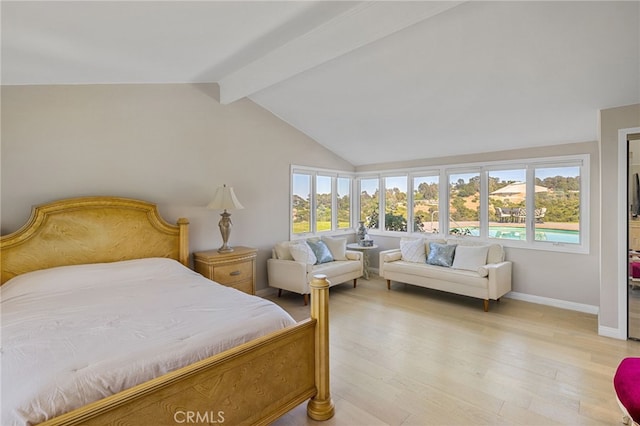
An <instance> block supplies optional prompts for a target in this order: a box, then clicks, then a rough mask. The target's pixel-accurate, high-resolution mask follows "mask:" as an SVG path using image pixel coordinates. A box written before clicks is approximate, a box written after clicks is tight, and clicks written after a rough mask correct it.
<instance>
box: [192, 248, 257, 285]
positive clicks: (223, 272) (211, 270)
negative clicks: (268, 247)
mask: <svg viewBox="0 0 640 426" xmlns="http://www.w3.org/2000/svg"><path fill="white" fill-rule="evenodd" d="M257 253H258V250H257V249H254V248H249V247H234V248H233V251H232V252H231V253H218V250H208V251H200V252H197V253H194V254H193V263H194V265H195V269H196V272H198V273H200V274H202V275H204V276H205V277H206V278H209V279H210V280H213V281H215V282H217V283H220V284H222V285H226V286H228V287H233V288H236V289H238V290H240V291H244V292H245V293H248V294H255V293H256V254H257Z"/></svg>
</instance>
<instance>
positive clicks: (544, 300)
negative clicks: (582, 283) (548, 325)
mask: <svg viewBox="0 0 640 426" xmlns="http://www.w3.org/2000/svg"><path fill="white" fill-rule="evenodd" d="M504 297H507V298H509V299H515V300H522V301H524V302H531V303H537V304H539V305H547V306H553V307H555V308H561V309H569V310H570V311H578V312H584V313H586V314H593V315H598V312H599V308H598V307H597V306H593V305H585V304H584V303H575V302H568V301H566V300H559V299H551V298H549V297H542V296H534V295H531V294H526V293H518V292H515V291H512V292H509V293H507V294H505V295H504Z"/></svg>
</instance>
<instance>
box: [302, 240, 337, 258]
mask: <svg viewBox="0 0 640 426" xmlns="http://www.w3.org/2000/svg"><path fill="white" fill-rule="evenodd" d="M307 244H309V247H311V251H313V254H315V255H316V259H318V262H317V263H327V262H333V256H332V255H331V250H329V247H328V246H327V245H326V244H325V242H324V241H322V240H319V241H307Z"/></svg>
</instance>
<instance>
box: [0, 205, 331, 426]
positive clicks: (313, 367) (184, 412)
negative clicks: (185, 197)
mask: <svg viewBox="0 0 640 426" xmlns="http://www.w3.org/2000/svg"><path fill="white" fill-rule="evenodd" d="M0 250H1V252H0V253H1V257H2V258H1V260H2V264H1V282H2V284H3V288H2V297H3V320H6V321H3V322H6V324H3V327H5V325H6V327H7V328H6V330H7V331H6V332H5V330H3V346H4V345H5V343H7V342H10V345H12V347H11V348H9V347H6V348H3V372H2V373H3V379H2V380H3V388H2V389H3V407H2V408H3V412H4V411H6V410H7V409H9V410H11V408H12V406H11V407H7V406H4V404H5V401H9V402H7V404H14V403H20V401H18V402H16V401H15V400H16V399H19V398H22V397H23V396H22V394H23V392H22V391H20V392H18V391H15V392H12V385H16V386H15V388H14V390H15V389H18V386H17V384H16V383H15V382H19V383H21V382H22V381H21V380H19V377H30V376H31V375H30V374H28V373H27V371H28V372H31V371H33V370H34V369H35V368H36V367H39V366H38V361H37V360H34V359H31V358H29V361H24V362H22V360H23V359H22V358H19V359H18V360H17V361H16V360H15V359H14V360H11V359H9V358H8V356H9V354H10V353H11V352H12V350H11V349H15V347H16V346H17V344H15V345H14V343H13V342H18V341H20V340H19V339H22V338H23V337H24V333H23V334H21V333H20V332H16V331H15V329H13V330H11V328H10V327H11V325H12V324H13V325H15V323H16V321H18V320H16V318H18V319H19V320H20V321H23V319H22V317H20V313H21V312H22V313H24V312H26V313H27V315H26V318H27V320H28V321H27V322H29V323H30V324H31V323H36V322H37V321H40V323H39V324H40V327H36V328H39V329H45V333H44V334H43V337H44V338H45V339H46V337H47V334H46V333H47V332H48V333H50V335H51V336H55V337H56V339H52V340H57V341H61V342H66V343H67V345H68V346H72V347H73V348H76V347H77V343H75V342H74V343H72V344H69V343H68V342H70V340H69V336H66V335H64V336H60V335H56V334H55V333H56V330H58V332H59V333H60V334H62V333H63V330H66V329H64V327H58V326H56V324H58V325H59V324H67V323H71V322H76V323H83V321H82V318H89V317H91V313H92V312H93V311H96V310H98V309H99V307H100V306H101V304H103V305H104V304H108V305H109V306H114V307H117V310H116V313H114V314H111V315H115V316H113V317H111V321H109V322H108V325H109V326H111V325H112V323H113V322H114V321H113V318H117V321H115V322H126V321H125V319H126V320H127V321H129V322H132V323H135V324H136V327H138V326H139V324H141V323H144V322H146V323H148V324H150V325H151V328H160V330H161V332H160V333H159V334H160V335H161V337H163V338H167V339H168V340H167V341H161V340H159V341H158V342H156V343H157V344H159V345H160V346H159V347H160V348H162V350H159V349H158V348H157V347H156V348H155V349H153V348H145V349H142V352H144V351H147V352H149V353H151V356H150V358H153V359H154V362H156V364H154V365H152V366H151V367H148V366H141V365H140V362H142V361H141V358H142V357H140V353H141V352H139V351H137V350H134V349H131V348H134V347H135V344H137V343H136V342H137V340H140V339H136V338H134V339H133V341H134V343H131V340H130V341H128V343H127V346H126V347H127V351H125V352H131V355H132V356H133V359H127V358H122V357H121V356H122V353H120V352H118V348H119V347H120V346H121V345H120V344H117V343H116V337H114V335H113V334H112V333H114V331H113V330H112V329H109V330H108V332H107V334H106V335H98V336H97V337H96V336H95V335H93V334H94V331H95V330H96V329H100V330H101V332H102V331H103V329H104V328H105V325H104V324H103V323H101V324H98V327H93V328H92V327H90V326H89V325H88V324H89V323H90V321H92V320H89V319H87V320H85V321H84V324H85V327H86V330H91V332H90V333H89V332H88V334H87V335H93V337H92V338H93V339H94V340H92V339H91V338H85V339H81V341H86V342H87V343H88V345H87V347H88V348H81V349H82V350H85V349H86V351H87V352H92V351H90V350H89V349H91V348H92V349H94V350H93V352H98V353H101V354H106V353H109V351H111V350H113V351H114V353H115V355H114V357H113V358H112V359H111V361H108V360H104V361H100V362H98V363H97V364H104V366H105V367H106V371H108V372H111V373H112V374H111V375H112V376H115V377H116V381H115V383H117V386H116V385H114V384H112V383H106V384H102V382H100V380H104V379H102V378H101V379H100V380H98V381H97V382H94V383H101V384H102V386H101V387H100V386H99V389H97V390H95V392H94V391H93V390H91V391H85V389H90V388H83V387H82V386H84V385H82V386H81V385H78V384H77V383H75V382H74V383H73V384H70V385H65V386H71V389H82V391H78V392H75V395H74V393H73V392H71V394H72V396H74V397H73V398H72V397H69V396H64V397H61V398H58V399H61V400H63V401H64V403H66V404H68V405H67V408H66V409H65V410H63V412H64V411H67V412H64V414H62V413H58V412H56V414H55V417H53V418H50V419H49V420H46V421H44V422H43V423H41V424H43V425H58V424H70V425H71V424H95V425H106V424H118V425H163V424H166V425H175V424H176V423H185V422H194V421H198V422H200V423H203V422H204V423H211V424H215V423H226V424H233V425H236V424H268V423H270V422H272V421H274V420H275V419H277V418H278V417H280V416H281V415H283V414H284V413H286V412H287V411H288V410H290V409H292V408H294V407H296V406H297V405H299V404H301V403H303V402H304V401H305V400H307V399H309V402H308V404H307V413H308V415H309V416H310V417H311V418H313V419H314V420H327V419H329V418H331V417H332V416H333V413H334V405H333V401H332V399H331V394H330V390H329V362H328V353H329V349H328V322H327V320H328V287H329V285H328V282H327V281H326V278H324V277H322V276H318V277H316V278H315V279H314V281H313V285H312V299H311V302H312V303H311V318H309V319H307V320H305V321H301V322H299V323H295V321H293V320H291V319H290V317H289V319H287V318H281V319H276V320H274V322H275V323H279V325H273V327H274V328H275V329H274V330H269V329H267V330H262V331H257V329H254V327H253V326H251V327H241V328H247V329H249V330H250V331H251V332H250V333H249V335H248V336H245V337H242V338H241V340H238V338H237V337H230V338H228V339H227V340H228V341H229V342H228V343H227V344H226V346H224V345H218V343H216V344H211V345H210V346H215V348H213V349H210V350H212V351H213V354H211V355H209V354H208V352H202V351H203V349H197V351H200V352H199V353H200V355H199V356H197V357H194V355H182V354H180V355H178V356H177V357H176V358H171V357H170V355H171V356H174V355H176V354H177V353H178V349H180V350H182V347H184V346H193V347H197V348H200V347H201V346H199V345H202V344H204V345H205V346H207V342H210V341H212V339H213V338H212V337H210V336H209V335H208V334H206V333H207V332H208V331H209V329H210V328H212V327H208V326H207V325H206V321H207V320H208V319H209V317H208V316H207V315H208V312H209V311H221V312H222V317H218V318H223V319H224V318H227V319H231V321H229V323H230V324H234V323H235V324H236V328H238V327H237V324H238V323H242V324H245V323H246V324H249V323H250V319H251V318H253V319H255V320H256V322H259V323H268V321H266V320H264V318H266V317H262V316H261V315H262V313H263V311H262V310H264V312H266V311H268V310H271V309H272V307H270V305H272V306H273V307H276V306H275V305H273V304H271V303H270V302H266V301H264V300H262V299H260V298H258V297H255V296H249V295H245V294H242V293H240V292H238V291H236V290H233V289H229V288H226V287H223V286H220V285H217V284H214V283H212V282H211V281H208V280H206V279H205V278H204V277H202V276H200V275H199V274H196V273H195V272H193V271H191V270H190V269H188V268H186V266H188V265H189V253H188V221H187V220H186V219H179V220H178V223H177V225H171V224H168V223H167V222H165V221H164V220H163V219H162V218H161V217H160V215H159V214H158V211H157V207H156V206H155V205H154V204H152V203H148V202H145V201H140V200H132V199H126V198H118V197H82V198H75V199H67V200H61V201H57V202H53V203H49V204H44V205H41V206H38V207H35V208H34V209H33V210H32V214H31V217H30V219H29V221H28V222H27V223H26V224H25V226H23V227H22V228H21V229H20V230H18V231H17V232H15V233H12V234H9V235H7V236H3V237H2V238H1V239H0ZM123 271H124V272H123ZM114 274H115V275H114ZM123 274H124V275H123ZM130 274H134V275H136V274H138V275H139V276H138V275H136V277H137V279H136V280H135V282H134V281H133V280H132V279H131V278H130V277H131V275H130ZM174 275H175V277H176V279H175V280H174V279H169V278H171V277H174ZM119 277H123V279H122V280H120V279H119ZM43 278H44V280H43ZM181 280H187V281H181ZM192 280H194V281H192ZM5 284H6V286H5ZM48 287H51V290H49V288H48ZM151 289H153V290H157V291H156V292H154V291H153V290H151ZM183 289H184V290H183ZM85 291H91V292H93V291H98V293H97V294H94V293H88V294H89V295H90V296H89V299H80V297H81V296H82V293H83V292H85ZM188 294H191V297H192V299H189V300H191V301H189V302H188V303H187V302H184V300H185V299H183V297H184V298H186V297H187V295H188ZM160 295H164V296H163V298H161V297H160ZM91 297H93V300H95V303H93V304H92V299H91ZM41 298H44V301H45V302H44V303H45V306H48V307H50V308H51V309H49V312H46V313H45V314H44V315H43V314H40V315H36V314H35V313H34V312H35V310H36V308H34V307H35V306H38V305H37V304H38V303H42V301H41V300H40V299H41ZM209 299H210V300H217V301H218V302H219V303H218V304H217V305H207V303H209V301H208V300H209ZM231 299H234V300H235V299H237V301H238V303H241V304H243V305H246V307H247V308H248V307H249V305H256V306H259V308H258V309H259V310H260V313H256V311H255V310H252V311H250V312H249V313H248V317H247V318H240V317H238V318H236V317H234V316H233V315H235V313H236V311H238V308H235V307H233V308H231V307H230V306H232V305H231V303H232V302H230V300H231ZM8 300H13V301H14V302H13V304H11V305H9V304H7V305H6V306H8V307H10V308H8V309H6V310H5V309H4V304H5V301H8ZM16 300H17V301H19V302H20V303H17V304H16V303H15V301H16ZM79 300H80V302H78V301H79ZM109 300H116V301H118V302H117V303H115V302H109V303H107V301H109ZM176 301H180V303H179V304H178V305H177V306H173V305H165V304H168V303H175V302H176ZM67 302H68V303H67ZM198 303H204V305H202V306H200V305H197V304H198ZM234 303H235V302H234ZM142 305H149V306H153V307H155V309H152V310H155V311H156V313H158V312H160V316H159V317H156V318H153V319H152V318H151V317H147V316H146V315H147V314H146V313H145V314H144V315H145V316H140V315H143V314H142V313H141V312H138V311H139V310H138V309H137V306H142ZM16 306H17V308H16ZM233 306H235V305H233ZM53 307H56V308H55V309H54V308H53ZM80 307H82V308H83V309H87V310H88V311H85V312H84V313H82V311H81V310H80V309H79V308H80ZM118 309H119V311H118ZM251 309H256V308H255V307H253V308H251ZM278 309H279V308H277V307H276V309H275V310H276V311H277V310H278ZM140 311H142V309H140ZM168 311H170V312H171V314H170V315H165V314H164V313H165V312H168ZM180 311H183V312H184V313H186V315H187V316H192V315H196V316H195V320H194V324H198V325H199V326H200V328H198V329H193V330H192V329H189V330H190V331H185V329H184V327H183V323H184V322H185V321H186V319H184V318H182V317H177V316H175V317H174V313H176V315H177V314H178V313H179V312H180ZM67 314H68V315H71V314H73V316H69V317H65V316H64V315H67ZM77 314H79V315H80V317H78V316H77ZM55 315H61V316H58V317H56V316H55ZM83 315H84V316H83ZM71 318H72V319H71ZM78 318H80V319H81V320H78ZM34 321H35V322H34ZM56 321H57V322H56ZM215 321H216V322H218V323H219V322H223V321H222V320H221V319H216V320H215ZM159 324H160V325H161V326H160V327H158V325H159ZM176 324H178V325H179V327H177V326H176ZM20 326H21V327H22V326H24V324H22V323H21V324H20ZM282 326H284V328H281V327H282ZM36 328H34V329H36ZM107 328H109V327H107ZM176 330H177V333H178V334H174V332H175V331H176ZM65 332H66V333H69V334H81V333H82V332H83V331H82V330H81V331H80V332H77V331H76V332H69V331H68V330H66V331H65ZM147 332H148V330H143V331H141V330H140V329H139V328H136V329H135V330H134V331H130V332H129V338H131V336H132V335H134V337H135V336H138V335H144V337H145V338H146V337H147ZM180 333H182V334H180ZM184 333H187V334H186V337H185V335H184ZM252 333H253V334H252ZM30 334H31V333H30ZM33 334H35V333H33ZM216 334H217V336H216V338H219V336H218V335H219V334H223V335H224V333H216ZM12 336H17V337H16V339H18V340H11V339H12ZM100 336H102V337H100ZM104 336H107V337H104ZM194 336H198V340H199V343H198V344H197V345H195V344H191V343H190V344H188V345H187V344H184V343H183V340H184V341H188V342H192V341H193V340H195V338H194ZM138 337H139V336H138ZM187 337H188V339H187ZM181 339H182V340H181ZM23 340H24V339H23ZM27 340H28V339H27ZM146 340H154V341H155V340H156V339H155V338H153V339H146ZM176 342H178V343H176ZM242 342H244V343H242ZM22 343H24V342H23V341H20V344H22ZM238 343H239V344H238ZM130 345H131V346H130ZM229 347H230V348H229ZM56 350H57V349H55V348H54V347H53V346H51V347H50V348H49V347H47V350H46V351H43V352H47V354H48V355H51V353H53V352H55V351H56ZM82 350H81V351H80V352H82ZM208 350H209V349H208ZM74 351H75V349H74ZM13 352H20V353H22V355H24V353H26V352H23V351H22V347H21V348H20V350H19V351H18V350H15V351H13ZM203 353H204V355H202V354H203ZM27 358H28V357H27ZM27 358H24V359H27ZM66 358H69V359H70V360H71V361H69V360H67V359H66ZM47 359H54V360H58V361H59V362H60V363H61V364H63V366H62V367H61V368H62V370H61V371H66V370H65V369H70V370H72V371H74V373H75V371H76V370H79V371H82V372H84V371H85V370H88V368H86V362H85V360H84V359H83V358H82V357H77V356H76V355H75V352H73V356H64V355H63V356H57V357H50V358H47V357H46V356H45V360H47ZM177 359H179V360H180V361H178V360H177ZM73 362H76V363H77V364H78V365H74V364H73ZM12 363H14V364H12ZM40 363H41V364H47V363H48V362H42V361H40ZM50 364H52V365H53V366H55V364H56V362H50ZM10 365H16V366H21V367H22V370H23V371H21V370H20V368H18V367H16V368H15V369H14V368H12V369H11V371H7V370H5V368H7V366H10ZM91 365H93V363H91ZM76 367H78V368H76ZM25 369H26V370H25ZM132 370H136V371H141V372H144V374H142V375H141V377H140V378H137V379H135V380H137V381H138V382H134V379H133V374H132V372H131V371H132ZM45 371H46V370H45ZM11 373H13V375H12V374H11ZM51 374H54V373H51ZM145 374H146V375H145ZM149 374H150V375H149ZM34 376H36V377H37V379H38V380H31V381H30V382H28V381H27V380H25V381H24V382H28V383H32V382H34V381H35V382H37V383H39V382H42V383H46V381H45V380H44V377H46V376H47V373H40V372H39V373H37V374H35V375H34ZM100 377H102V376H100ZM5 380H11V381H13V382H14V383H5ZM60 380H61V381H63V382H65V381H66V380H67V377H66V376H65V375H60ZM60 380H59V381H57V382H55V385H53V388H51V389H55V390H56V391H57V389H58V387H60V388H63V386H61V385H60ZM30 386H31V385H30ZM46 386H47V385H44V388H43V389H45V395H47V394H49V395H58V393H57V392H48V393H47V391H46V389H47V387H46ZM49 386H51V385H49ZM74 386H75V388H74ZM27 387H29V386H27ZM107 391H109V392H112V393H109V394H107V395H105V392H107ZM92 392H94V393H95V394H96V395H93V396H91V393H92ZM16 395H17V396H16ZM27 395H28V393H27ZM87 395H88V396H87ZM78 396H81V397H82V398H86V400H85V399H80V400H79V399H78V398H77V397H78ZM50 399H55V398H47V397H45V398H44V401H45V403H44V404H40V403H36V405H34V406H35V407H38V409H40V408H39V407H41V406H42V405H46V403H47V402H48V400H50ZM22 403H24V401H22ZM29 407H31V406H29ZM29 410H30V409H29ZM68 410H70V411H68ZM3 415H4V414H3ZM7 418H9V417H7ZM45 418H48V417H45ZM11 421H12V422H13V421H14V419H13V418H12V419H11ZM3 423H4V417H3Z"/></svg>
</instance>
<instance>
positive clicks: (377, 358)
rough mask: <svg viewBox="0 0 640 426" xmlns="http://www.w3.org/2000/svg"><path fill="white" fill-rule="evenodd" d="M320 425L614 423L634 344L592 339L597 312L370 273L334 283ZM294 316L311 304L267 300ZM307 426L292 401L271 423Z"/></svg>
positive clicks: (637, 345)
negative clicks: (618, 389) (328, 386)
mask: <svg viewBox="0 0 640 426" xmlns="http://www.w3.org/2000/svg"><path fill="white" fill-rule="evenodd" d="M330 298H331V303H330V309H331V312H330V316H331V330H330V340H331V383H332V394H333V395H334V398H335V402H336V414H335V417H334V418H333V419H331V420H329V421H327V422H325V423H324V424H325V425H327V426H328V425H334V424H335V425H344V424H348V425H368V424H386V425H399V426H400V425H401V426H408V425H462V424H491V425H545V426H546V425H554V424H558V425H575V424H581V425H614V424H619V423H620V421H621V419H622V414H621V412H620V409H619V407H618V405H617V403H616V400H615V393H614V390H613V384H612V380H613V374H614V372H615V368H616V366H617V365H618V363H619V362H620V360H621V359H622V358H624V357H626V356H637V354H638V353H640V342H636V341H620V340H616V339H611V338H607V337H602V336H598V334H597V329H598V320H597V317H596V316H595V315H590V314H585V313H581V312H573V311H568V310H564V309H559V308H553V307H549V306H543V305H537V304H532V303H527V302H523V301H519V300H512V299H508V298H502V300H501V302H500V303H493V302H492V304H491V307H490V310H489V312H488V313H485V312H483V310H482V304H481V303H479V301H478V300H476V299H472V298H467V297H463V296H457V295H450V294H447V293H443V292H437V291H433V290H428V289H422V288H419V287H415V286H410V285H404V284H399V283H393V284H392V286H391V290H390V291H389V290H387V289H386V282H385V281H384V280H382V279H380V278H379V277H377V276H372V277H371V280H369V281H365V280H362V281H361V282H360V283H358V287H357V288H355V289H354V288H353V287H352V286H351V285H349V283H345V284H344V285H339V286H333V287H331V293H330ZM271 299H272V300H273V301H275V302H276V303H278V304H280V305H281V306H283V307H284V308H285V309H286V310H287V311H289V312H290V313H291V314H292V316H293V317H294V318H296V319H297V320H300V319H302V318H305V317H307V316H308V308H307V307H303V306H301V304H300V303H299V302H300V301H299V299H298V298H297V297H293V296H291V295H287V294H284V295H283V296H282V297H281V298H278V297H275V295H274V297H273V298H271ZM293 424H295V425H312V424H313V425H315V424H320V423H317V422H313V421H312V420H310V419H308V418H307V417H306V410H305V409H304V407H302V406H300V407H297V408H296V409H295V410H293V411H291V412H290V413H288V414H287V415H285V416H283V417H282V418H281V419H279V420H277V421H276V422H275V423H274V425H276V426H286V425H293Z"/></svg>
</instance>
